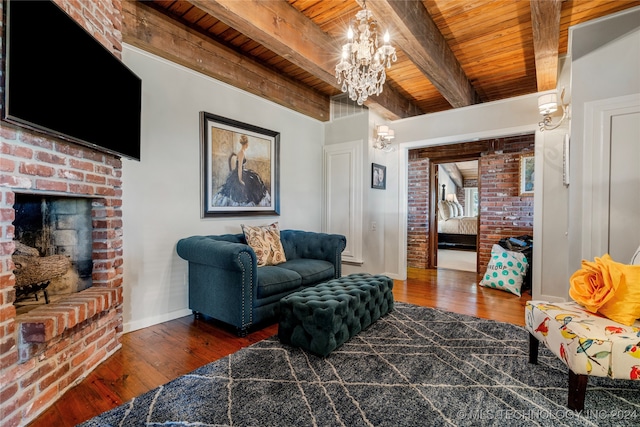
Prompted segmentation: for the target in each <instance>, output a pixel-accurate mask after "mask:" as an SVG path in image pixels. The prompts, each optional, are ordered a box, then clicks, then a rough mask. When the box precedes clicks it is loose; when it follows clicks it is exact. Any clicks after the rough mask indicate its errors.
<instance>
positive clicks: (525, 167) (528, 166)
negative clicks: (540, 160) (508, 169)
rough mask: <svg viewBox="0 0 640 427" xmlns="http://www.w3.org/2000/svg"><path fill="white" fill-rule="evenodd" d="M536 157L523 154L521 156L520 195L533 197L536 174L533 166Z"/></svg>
mask: <svg viewBox="0 0 640 427" xmlns="http://www.w3.org/2000/svg"><path fill="white" fill-rule="evenodd" d="M534 164H535V156H534V155H533V154H522V155H521V156H520V195H521V196H533V183H534V178H535V173H534V169H533V166H534Z"/></svg>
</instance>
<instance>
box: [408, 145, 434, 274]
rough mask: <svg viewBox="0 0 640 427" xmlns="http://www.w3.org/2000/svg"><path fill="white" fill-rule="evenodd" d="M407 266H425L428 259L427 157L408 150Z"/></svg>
mask: <svg viewBox="0 0 640 427" xmlns="http://www.w3.org/2000/svg"><path fill="white" fill-rule="evenodd" d="M407 175H408V194H407V200H408V202H407V205H408V212H407V216H408V218H407V266H408V267H414V268H426V266H427V261H428V260H429V255H430V254H429V251H428V245H427V243H428V234H429V159H422V158H419V157H418V156H414V155H412V153H411V152H409V164H408V174H407Z"/></svg>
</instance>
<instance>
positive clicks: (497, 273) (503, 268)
mask: <svg viewBox="0 0 640 427" xmlns="http://www.w3.org/2000/svg"><path fill="white" fill-rule="evenodd" d="M528 267H529V263H528V262H527V257H525V256H524V255H523V254H521V253H520V252H512V251H508V250H506V249H504V248H503V247H502V246H500V245H493V247H492V248H491V261H489V264H488V265H487V272H486V273H485V274H484V277H483V278H482V280H481V281H480V286H484V287H486V288H494V289H500V290H503V291H507V292H511V293H512V294H516V295H518V296H520V295H521V293H520V288H521V287H522V280H523V279H524V276H525V274H526V273H527V268H528Z"/></svg>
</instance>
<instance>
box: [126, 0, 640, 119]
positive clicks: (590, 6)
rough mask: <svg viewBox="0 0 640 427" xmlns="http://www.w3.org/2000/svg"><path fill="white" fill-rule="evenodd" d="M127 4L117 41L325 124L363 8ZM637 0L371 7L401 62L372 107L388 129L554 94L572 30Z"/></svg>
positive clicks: (299, 1) (371, 2)
mask: <svg viewBox="0 0 640 427" xmlns="http://www.w3.org/2000/svg"><path fill="white" fill-rule="evenodd" d="M359 2H360V3H358V2H356V0H349V1H338V0H241V1H239V0H177V1H176V0H152V1H144V2H141V1H134V0H125V2H124V4H123V15H124V24H123V30H122V32H123V39H124V41H125V42H127V43H129V44H132V45H134V46H138V47H140V48H142V49H145V50H148V51H150V52H152V53H155V54H157V55H160V56H162V57H164V58H166V59H169V60H171V61H174V62H177V63H180V64H182V65H184V66H187V67H190V68H192V69H194V70H197V71H199V72H203V73H205V74H207V75H209V76H211V77H214V78H216V79H219V80H221V81H224V82H226V83H229V84H231V85H234V86H236V87H238V88H241V89H243V90H247V91H249V92H251V93H254V94H256V95H259V96H262V97H264V98H266V99H269V100H271V101H273V102H276V103H278V104H281V105H284V106H286V107H288V108H291V109H293V110H296V111H299V112H301V113H302V114H305V115H308V116H310V117H314V118H316V119H319V120H323V121H326V120H329V118H330V114H329V108H330V107H329V99H330V97H332V96H335V95H339V94H340V93H341V90H340V86H339V85H338V83H337V81H336V78H335V65H336V63H337V62H338V60H339V55H340V51H341V46H342V44H344V43H345V39H346V30H347V28H348V26H349V23H350V21H351V20H352V19H353V18H354V17H355V14H356V13H357V12H358V10H360V9H361V7H362V0H359ZM639 5H640V1H633V0H573V1H572V0H565V1H561V0H530V1H527V0H367V1H366V7H367V8H368V9H369V10H371V12H372V13H373V15H374V17H375V18H376V19H377V20H378V23H379V27H380V28H381V31H382V32H383V31H385V30H387V29H388V30H389V32H390V33H391V38H392V42H391V44H392V45H393V46H394V47H395V48H396V51H397V54H398V61H397V62H395V63H393V64H392V66H391V68H390V69H389V70H388V71H387V83H386V84H385V86H384V91H383V92H382V94H381V95H380V96H378V97H376V96H372V97H370V98H369V100H368V101H367V102H366V105H367V107H369V108H371V109H373V110H375V111H376V112H377V113H379V114H380V115H382V116H383V117H385V118H387V119H389V120H394V119H398V118H402V117H411V116H416V115H420V114H426V113H433V112H437V111H443V110H447V109H450V108H458V107H463V106H466V105H471V104H476V103H481V102H489V101H496V100H499V99H504V98H510V97H514V96H520V95H525V94H530V93H535V92H539V91H544V90H549V89H554V88H555V87H556V83H557V81H556V80H557V69H558V57H559V56H562V55H564V54H566V53H567V43H568V28H569V27H570V26H573V25H576V24H580V23H583V22H587V21H589V20H592V19H596V18H600V17H602V16H605V15H609V14H612V13H615V12H619V11H621V10H624V9H627V8H631V7H635V6H639Z"/></svg>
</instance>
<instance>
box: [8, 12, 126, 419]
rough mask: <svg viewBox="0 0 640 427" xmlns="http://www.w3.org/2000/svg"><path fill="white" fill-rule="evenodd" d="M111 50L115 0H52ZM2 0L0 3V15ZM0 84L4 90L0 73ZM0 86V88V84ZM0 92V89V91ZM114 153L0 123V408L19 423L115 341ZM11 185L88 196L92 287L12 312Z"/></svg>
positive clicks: (118, 200)
mask: <svg viewBox="0 0 640 427" xmlns="http://www.w3.org/2000/svg"><path fill="white" fill-rule="evenodd" d="M55 1H56V3H57V4H58V5H60V6H61V7H62V8H63V9H64V10H65V11H66V12H67V13H68V14H69V15H70V16H72V17H73V18H74V19H75V20H76V21H77V22H79V23H80V24H81V25H82V26H83V27H84V28H85V29H86V30H87V31H89V32H90V33H91V34H93V35H94V37H95V38H96V39H97V40H98V41H100V42H101V43H102V44H103V45H104V46H105V47H107V48H108V49H109V50H110V51H111V52H113V53H114V55H116V56H117V57H118V58H120V57H121V53H122V44H121V40H122V35H121V33H120V28H121V27H122V15H121V12H122V4H121V1H120V0H93V1H91V2H84V1H83V2H78V1H73V0H55ZM3 6H4V2H0V24H2V26H4V23H3V22H2V21H1V20H2V19H3V18H2V16H3V13H2V12H3V11H2V10H1V9H2V8H3ZM0 90H1V91H2V92H4V80H3V81H2V86H1V87H0ZM0 95H2V93H0ZM0 98H1V97H0ZM121 174H122V164H121V160H120V158H118V157H116V156H113V155H110V154H105V153H102V152H99V151H95V150H92V149H89V148H85V147H82V146H79V145H75V144H71V143H67V142H64V141H61V140H58V139H55V138H52V137H48V136H45V135H42V134H39V133H36V132H32V131H30V130H28V129H26V128H22V127H19V126H15V125H12V124H10V123H6V122H0V230H1V235H0V402H2V406H1V407H0V417H1V419H2V425H3V426H7V427H9V426H18V425H26V424H27V423H28V422H29V421H31V420H33V419H34V418H35V417H36V416H37V415H38V414H40V413H41V412H42V411H43V410H45V409H46V408H47V407H48V406H50V405H51V404H53V403H54V402H55V401H56V400H57V399H58V398H59V397H60V396H61V395H62V394H63V393H64V392H65V391H66V390H67V389H69V388H70V387H73V386H74V385H75V384H77V383H78V382H79V381H81V380H82V379H83V378H84V377H86V375H87V374H88V373H89V372H91V371H92V370H93V369H94V368H95V367H96V366H97V365H98V364H99V363H100V362H102V361H103V360H105V359H106V358H108V357H109V356H110V355H112V354H113V353H114V352H115V351H116V350H118V349H119V348H120V336H121V334H122V262H123V258H122V212H121V206H122V190H121V185H122V183H121ZM16 193H33V194H52V195H56V196H60V195H64V196H73V197H83V198H88V199H90V200H91V204H92V210H91V215H92V227H93V231H92V237H93V253H92V259H93V275H92V281H93V287H91V288H89V289H86V290H84V291H82V292H79V293H76V294H73V295H71V296H69V297H65V298H64V299H63V300H61V301H60V302H58V303H56V304H50V305H47V306H41V307H39V308H37V309H35V310H32V311H30V312H29V313H27V314H24V315H21V316H16V311H15V308H14V305H13V302H14V300H15V288H14V284H15V276H14V275H13V268H14V265H13V262H12V260H11V254H12V253H13V251H14V246H15V245H14V243H13V238H14V232H15V230H14V227H13V225H12V222H13V220H14V218H15V211H14V208H13V205H14V202H15V195H16Z"/></svg>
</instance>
